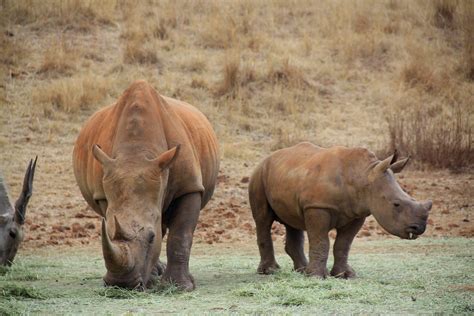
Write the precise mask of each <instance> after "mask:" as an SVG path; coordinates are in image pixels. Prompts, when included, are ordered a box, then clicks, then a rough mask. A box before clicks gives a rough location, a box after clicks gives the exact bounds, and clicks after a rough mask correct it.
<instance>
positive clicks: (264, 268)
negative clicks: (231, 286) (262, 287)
mask: <svg viewBox="0 0 474 316" xmlns="http://www.w3.org/2000/svg"><path fill="white" fill-rule="evenodd" d="M278 270H280V266H279V265H278V263H276V262H260V264H259V266H258V268H257V272H258V273H259V274H273V273H275V272H277V271H278Z"/></svg>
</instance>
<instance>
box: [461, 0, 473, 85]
mask: <svg viewBox="0 0 474 316" xmlns="http://www.w3.org/2000/svg"><path fill="white" fill-rule="evenodd" d="M462 15H463V16H462V31H463V40H464V41H463V43H464V63H463V67H464V68H465V73H466V76H467V78H468V79H470V80H471V81H474V1H463V2H462Z"/></svg>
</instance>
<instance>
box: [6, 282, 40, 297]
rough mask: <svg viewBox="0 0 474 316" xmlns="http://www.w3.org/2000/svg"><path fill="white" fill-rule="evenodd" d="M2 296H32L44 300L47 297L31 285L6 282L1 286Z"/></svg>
mask: <svg viewBox="0 0 474 316" xmlns="http://www.w3.org/2000/svg"><path fill="white" fill-rule="evenodd" d="M0 297H5V298H13V297H14V298H32V299H37V300H44V299H45V298H46V297H45V296H44V295H43V294H42V293H40V292H39V291H38V290H37V289H35V288H34V287H30V286H24V285H17V284H5V285H3V286H2V287H0Z"/></svg>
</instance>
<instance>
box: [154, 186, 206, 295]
mask: <svg viewBox="0 0 474 316" xmlns="http://www.w3.org/2000/svg"><path fill="white" fill-rule="evenodd" d="M200 209H201V194H200V193H191V194H187V195H184V196H182V197H180V198H179V199H178V200H177V201H176V206H175V207H174V208H173V214H171V217H170V220H169V225H168V228H169V233H168V242H167V244H166V254H167V258H168V262H167V265H166V269H165V272H164V273H163V276H162V278H161V279H162V281H163V282H169V283H173V284H176V285H177V286H178V287H179V288H180V289H183V290H186V291H191V290H193V289H194V288H195V283H194V278H193V277H192V275H191V274H190V273H189V255H190V254H191V246H192V243H193V233H194V229H195V228H196V224H197V221H198V217H199V211H200Z"/></svg>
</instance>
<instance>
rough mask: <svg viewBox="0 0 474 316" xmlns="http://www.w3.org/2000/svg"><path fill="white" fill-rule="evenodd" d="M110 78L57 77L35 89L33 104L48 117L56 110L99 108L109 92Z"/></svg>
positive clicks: (85, 76) (73, 111) (91, 75)
mask: <svg viewBox="0 0 474 316" xmlns="http://www.w3.org/2000/svg"><path fill="white" fill-rule="evenodd" d="M110 86H111V83H110V80H109V79H107V78H103V77H98V76H95V75H93V74H87V75H84V76H79V77H71V78H65V79H56V80H53V81H51V82H50V83H49V84H47V85H45V86H41V87H39V88H37V89H36V90H34V91H33V95H32V102H33V106H35V107H40V108H41V109H42V111H43V113H44V115H45V116H46V117H50V116H51V115H52V114H53V112H54V111H57V110H59V111H64V112H66V113H77V112H78V111H80V110H86V109H90V108H97V107H98V106H100V105H101V101H103V100H104V99H105V98H106V97H107V96H108V93H109V90H110Z"/></svg>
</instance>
